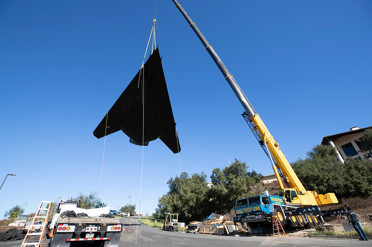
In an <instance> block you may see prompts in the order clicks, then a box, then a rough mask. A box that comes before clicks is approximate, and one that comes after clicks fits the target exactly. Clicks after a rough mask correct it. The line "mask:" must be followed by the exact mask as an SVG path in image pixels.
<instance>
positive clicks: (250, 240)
mask: <svg viewBox="0 0 372 247" xmlns="http://www.w3.org/2000/svg"><path fill="white" fill-rule="evenodd" d="M132 221H133V220H132ZM133 222H134V221H133ZM122 223H124V224H125V225H126V229H127V230H128V223H129V222H128V221H127V219H125V220H123V221H122ZM120 246H125V247H127V246H136V247H138V246H140V247H147V246H151V247H181V246H182V247H183V246H195V247H207V246H213V247H227V246H234V247H235V246H242V247H243V246H244V247H246V246H279V247H281V246H291V247H295V246H299V247H305V246H311V247H313V246H316V247H318V246H319V247H320V246H334V247H343V246H345V247H350V246H353V247H358V246H372V242H364V241H359V240H356V239H320V238H294V237H290V238H273V237H234V236H216V235H206V234H186V233H182V232H165V231H162V230H160V229H154V228H151V227H148V226H144V225H139V226H138V225H136V226H133V225H132V226H131V231H130V232H128V231H126V232H123V233H122V235H121V241H120Z"/></svg>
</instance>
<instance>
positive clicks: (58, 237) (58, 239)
mask: <svg viewBox="0 0 372 247" xmlns="http://www.w3.org/2000/svg"><path fill="white" fill-rule="evenodd" d="M72 235H73V233H62V234H61V233H60V234H58V233H57V234H54V236H53V238H52V239H51V240H50V247H57V246H58V247H69V246H70V242H67V241H66V240H67V239H69V238H72Z"/></svg>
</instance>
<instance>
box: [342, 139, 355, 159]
mask: <svg viewBox="0 0 372 247" xmlns="http://www.w3.org/2000/svg"><path fill="white" fill-rule="evenodd" d="M341 148H342V150H343V151H344V153H345V154H346V156H354V155H357V154H358V152H357V151H356V150H355V148H354V146H353V144H351V142H349V143H348V144H345V145H343V146H341Z"/></svg>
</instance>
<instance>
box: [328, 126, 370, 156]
mask: <svg viewBox="0 0 372 247" xmlns="http://www.w3.org/2000/svg"><path fill="white" fill-rule="evenodd" d="M363 135H364V132H358V133H355V134H349V135H346V136H341V137H339V138H337V139H334V140H333V143H334V144H335V146H336V148H337V150H338V151H339V152H340V154H341V156H342V158H343V159H346V157H350V158H353V159H365V156H364V153H363V152H362V151H360V148H359V147H358V145H357V143H356V142H355V140H357V139H359V138H360V137H362V136H363ZM348 143H351V145H352V146H353V147H354V149H355V150H356V152H357V154H356V155H353V156H348V155H347V154H346V153H345V151H344V149H343V148H342V146H344V145H347V144H348ZM349 145H350V144H349Z"/></svg>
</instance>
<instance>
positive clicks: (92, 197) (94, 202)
mask: <svg viewBox="0 0 372 247" xmlns="http://www.w3.org/2000/svg"><path fill="white" fill-rule="evenodd" d="M72 200H73V201H77V202H78V203H79V205H80V207H81V208H85V209H90V208H101V207H105V206H106V203H103V202H102V201H101V199H99V198H98V197H97V194H96V193H91V194H89V195H84V194H80V195H79V196H78V197H76V198H74V199H72Z"/></svg>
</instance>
